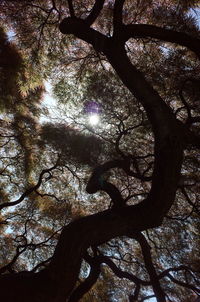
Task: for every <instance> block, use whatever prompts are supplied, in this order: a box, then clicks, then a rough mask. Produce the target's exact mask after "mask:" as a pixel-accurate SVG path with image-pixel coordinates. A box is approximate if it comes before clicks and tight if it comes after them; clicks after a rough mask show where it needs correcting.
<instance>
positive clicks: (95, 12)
mask: <svg viewBox="0 0 200 302" xmlns="http://www.w3.org/2000/svg"><path fill="white" fill-rule="evenodd" d="M104 2H105V0H95V4H94V6H93V8H92V10H91V12H90V14H89V16H88V17H87V18H86V19H85V21H86V23H87V25H89V26H90V25H92V24H93V23H94V22H95V20H96V19H97V18H98V16H99V14H100V12H101V10H102V8H103V5H104Z"/></svg>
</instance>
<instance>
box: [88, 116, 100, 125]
mask: <svg viewBox="0 0 200 302" xmlns="http://www.w3.org/2000/svg"><path fill="white" fill-rule="evenodd" d="M89 123H90V124H91V125H92V126H96V125H97V124H98V123H99V116H98V115H97V114H92V115H90V117H89Z"/></svg>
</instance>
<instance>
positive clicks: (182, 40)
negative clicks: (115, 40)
mask: <svg viewBox="0 0 200 302" xmlns="http://www.w3.org/2000/svg"><path fill="white" fill-rule="evenodd" d="M130 38H154V39H158V40H160V41H165V42H170V43H175V44H178V45H181V46H185V47H187V48H188V49H190V50H192V51H193V52H194V53H196V55H197V56H198V57H199V58H200V39H198V38H194V37H191V36H189V35H188V34H186V33H183V32H177V31H175V30H171V29H166V28H161V27H158V26H155V25H148V24H129V25H125V26H124V29H123V32H122V39H124V41H127V40H129V39H130Z"/></svg>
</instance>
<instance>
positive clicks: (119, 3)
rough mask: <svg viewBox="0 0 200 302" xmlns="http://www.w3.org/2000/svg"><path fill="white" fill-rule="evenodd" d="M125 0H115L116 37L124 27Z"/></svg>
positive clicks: (114, 24) (114, 23)
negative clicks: (123, 11)
mask: <svg viewBox="0 0 200 302" xmlns="http://www.w3.org/2000/svg"><path fill="white" fill-rule="evenodd" d="M124 2H125V0H115V4H114V12H113V26H114V35H115V34H117V33H118V31H119V30H120V28H121V26H122V22H123V20H122V10H123V5H124Z"/></svg>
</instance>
